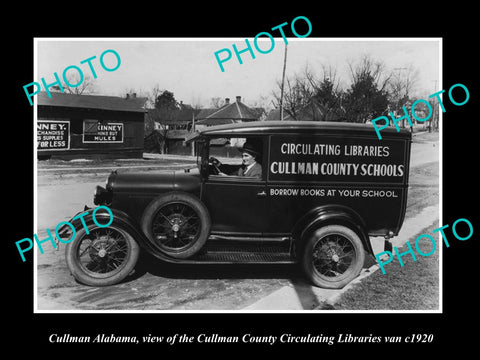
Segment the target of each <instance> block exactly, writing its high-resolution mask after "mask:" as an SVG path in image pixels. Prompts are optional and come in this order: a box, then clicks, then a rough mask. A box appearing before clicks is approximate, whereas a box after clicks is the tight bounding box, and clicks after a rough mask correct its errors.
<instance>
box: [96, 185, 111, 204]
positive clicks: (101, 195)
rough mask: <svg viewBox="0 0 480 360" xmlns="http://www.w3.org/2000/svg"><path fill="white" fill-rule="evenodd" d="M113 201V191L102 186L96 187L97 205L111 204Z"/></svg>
mask: <svg viewBox="0 0 480 360" xmlns="http://www.w3.org/2000/svg"><path fill="white" fill-rule="evenodd" d="M111 202H112V193H111V192H110V191H107V190H105V189H104V188H103V187H101V186H97V187H95V192H94V193H93V203H94V204H95V205H110V203H111Z"/></svg>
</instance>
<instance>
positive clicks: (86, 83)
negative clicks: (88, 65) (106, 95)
mask: <svg viewBox="0 0 480 360" xmlns="http://www.w3.org/2000/svg"><path fill="white" fill-rule="evenodd" d="M79 82H80V75H79V74H70V75H69V76H68V77H67V83H69V84H78V83H79ZM63 89H64V91H65V93H67V94H77V95H82V94H92V93H95V92H96V91H97V89H96V86H95V82H94V80H93V79H92V78H91V77H90V76H89V75H85V76H84V77H83V81H82V83H81V84H80V85H79V86H77V87H71V86H68V85H67V84H63Z"/></svg>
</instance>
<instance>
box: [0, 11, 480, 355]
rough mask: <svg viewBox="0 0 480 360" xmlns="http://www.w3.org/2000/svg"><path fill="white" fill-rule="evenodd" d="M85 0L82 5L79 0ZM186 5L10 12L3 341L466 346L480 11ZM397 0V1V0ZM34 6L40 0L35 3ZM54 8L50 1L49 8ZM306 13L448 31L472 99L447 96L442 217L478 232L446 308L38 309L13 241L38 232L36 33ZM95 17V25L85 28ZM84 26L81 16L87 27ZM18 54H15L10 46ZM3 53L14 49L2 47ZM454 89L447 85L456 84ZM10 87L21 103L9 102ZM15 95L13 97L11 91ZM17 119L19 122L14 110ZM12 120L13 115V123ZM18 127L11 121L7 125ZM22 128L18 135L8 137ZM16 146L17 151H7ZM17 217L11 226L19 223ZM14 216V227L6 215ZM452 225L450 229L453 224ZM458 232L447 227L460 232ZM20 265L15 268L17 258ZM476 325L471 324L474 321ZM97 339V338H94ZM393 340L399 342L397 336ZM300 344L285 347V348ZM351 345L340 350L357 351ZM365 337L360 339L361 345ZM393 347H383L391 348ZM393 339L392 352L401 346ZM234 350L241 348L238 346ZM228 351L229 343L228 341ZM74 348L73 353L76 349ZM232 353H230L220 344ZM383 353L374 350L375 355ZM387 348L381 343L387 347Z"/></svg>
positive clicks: (141, 29)
mask: <svg viewBox="0 0 480 360" xmlns="http://www.w3.org/2000/svg"><path fill="white" fill-rule="evenodd" d="M78 5H79V4H78ZM183 5H184V6H183V9H182V8H180V9H173V8H168V6H166V5H162V4H159V5H158V8H156V9H155V10H152V9H150V10H149V9H148V7H149V6H152V5H149V4H142V5H140V4H134V3H116V4H109V6H108V7H107V9H105V10H100V8H99V7H98V6H95V7H90V6H88V5H85V6H81V7H80V6H77V7H75V6H74V7H72V9H74V10H75V11H73V10H69V11H67V8H65V7H63V6H62V7H59V8H52V7H50V5H48V6H46V5H44V8H43V11H39V10H38V9H34V8H32V7H31V8H29V9H28V13H27V12H26V11H19V14H21V19H22V20H21V22H20V24H21V26H20V28H21V29H20V30H19V31H18V33H15V31H14V29H11V28H10V29H9V28H8V27H9V26H11V25H9V24H8V22H4V24H3V25H2V27H3V28H4V29H3V30H4V31H3V33H4V35H5V36H6V37H8V40H7V45H6V46H7V47H8V49H9V51H10V52H9V54H10V55H9V56H8V58H9V61H8V65H9V69H8V71H7V72H8V80H7V81H8V82H7V85H4V86H5V88H4V89H7V91H6V95H4V100H7V101H6V102H4V104H5V105H6V106H5V107H4V108H6V109H8V113H9V114H10V115H9V116H8V117H5V120H6V121H5V124H4V126H5V127H4V128H5V129H6V135H7V136H6V138H7V139H8V140H7V141H8V143H7V146H6V147H4V153H3V158H4V160H6V162H7V163H6V164H5V170H6V171H4V178H6V179H8V180H7V181H6V182H4V191H5V187H6V188H7V189H8V190H7V191H6V192H5V193H4V194H5V195H4V199H5V200H4V207H5V208H6V209H7V212H6V213H7V214H6V215H5V213H4V218H5V216H6V219H8V221H6V222H5V225H4V229H6V232H7V236H6V239H5V244H6V247H5V248H4V249H6V253H5V255H4V258H6V259H7V264H8V268H7V269H4V270H5V271H4V276H3V279H4V281H5V282H6V284H5V285H4V286H5V290H6V291H5V292H4V295H3V298H4V303H5V300H6V304H5V305H4V311H5V313H6V314H7V315H8V314H11V319H12V320H11V321H9V322H8V325H7V326H6V330H7V335H4V342H3V343H4V344H7V346H8V347H11V348H12V349H15V350H17V351H19V350H21V349H23V348H25V346H28V347H30V346H31V348H32V349H35V350H36V354H38V355H39V356H40V354H41V353H40V351H43V350H47V351H49V352H51V353H52V352H54V353H57V352H58V353H62V352H64V351H65V350H67V351H70V350H73V349H76V348H78V349H80V350H91V349H90V348H91V347H92V346H93V347H94V348H104V347H105V348H108V351H119V352H122V353H125V354H127V352H128V351H130V350H131V351H132V352H137V351H138V349H140V348H142V350H147V351H155V350H160V353H159V354H158V355H161V354H162V355H163V354H165V351H169V350H174V351H176V352H177V353H178V351H179V350H181V349H179V347H173V346H170V348H169V347H168V346H166V345H158V344H157V345H155V346H143V347H142V346H140V345H139V346H136V347H135V346H128V345H125V346H124V345H118V344H117V345H110V344H105V345H92V344H61V345H60V344H55V345H52V344H50V343H49V342H48V336H49V334H51V333H52V332H58V333H63V332H70V333H71V334H78V335H91V336H94V335H95V334H96V333H98V332H104V333H106V334H108V333H110V332H113V333H115V334H117V335H122V334H123V335H132V334H134V335H138V336H141V335H143V334H148V333H152V334H157V335H171V334H174V333H188V334H191V335H197V334H199V333H201V332H206V333H221V334H223V335H231V336H233V335H240V336H241V335H242V334H244V333H256V334H264V335H275V334H277V335H278V334H281V333H292V334H299V335H300V334H306V333H308V332H313V333H322V334H331V335H337V334H338V333H351V334H352V335H369V334H373V335H382V336H383V335H408V334H410V333H433V334H434V335H435V341H434V343H433V344H430V345H428V344H424V345H422V346H420V345H415V346H413V345H412V347H410V348H409V350H407V351H408V352H407V353H405V355H407V354H411V353H412V352H413V351H414V352H418V351H419V350H420V349H427V350H428V351H429V353H430V354H431V353H432V352H436V351H437V350H440V349H441V348H445V349H446V348H450V347H451V346H452V345H454V346H458V347H459V348H461V349H462V350H467V348H470V347H473V346H472V345H473V344H474V340H475V338H474V336H475V330H474V329H475V325H476V324H475V323H474V322H472V323H471V322H470V321H468V320H469V319H471V318H472V313H473V314H474V313H475V312H476V309H475V307H476V296H475V295H476V293H475V277H474V276H475V274H476V272H475V269H474V264H476V262H477V260H476V251H475V250H476V249H478V245H477V243H478V239H476V238H477V237H478V233H479V230H477V228H478V215H477V214H478V211H477V212H474V210H473V207H472V206H470V205H471V204H472V203H473V202H474V201H475V200H476V198H478V197H475V195H476V188H475V186H474V183H475V180H476V167H477V166H476V164H477V161H476V158H475V156H474V155H475V154H476V151H475V150H476V147H475V146H474V144H475V137H476V133H475V129H478V127H475V125H474V124H475V122H477V121H478V120H477V117H478V116H474V115H475V114H474V109H475V105H476V101H477V99H476V96H477V94H478V92H477V90H478V85H477V83H476V82H475V81H474V77H476V67H475V65H476V64H474V59H475V58H476V56H477V55H476V42H475V40H476V38H474V35H473V34H474V32H473V29H474V25H475V24H476V22H477V21H478V20H475V19H474V20H473V21H471V20H469V18H468V15H469V14H470V13H472V14H475V13H476V11H475V9H474V7H473V5H472V8H471V9H468V8H465V6H463V7H462V8H459V7H456V6H455V4H450V3H448V4H447V5H448V8H443V5H441V4H439V3H438V4H437V3H429V5H428V6H425V8H422V7H420V5H419V4H415V5H409V4H404V3H402V4H400V3H398V4H396V3H394V4H382V5H380V6H379V7H375V8H374V7H373V5H367V4H366V3H362V4H361V5H355V7H354V8H352V6H351V5H350V4H349V3H344V4H343V5H342V6H341V7H339V8H338V9H332V8H331V7H326V6H325V5H324V4H323V3H321V4H318V6H316V5H315V6H312V5H313V4H311V3H303V4H301V5H299V6H297V8H295V9H294V8H293V6H291V5H290V6H286V5H287V4H281V3H276V4H275V5H269V6H266V9H265V10H264V11H260V10H259V9H258V7H255V6H251V5H247V4H245V3H238V4H236V3H223V4H219V5H216V6H214V5H211V4H206V3H203V4H198V5H196V6H198V8H196V6H195V5H193V6H192V5H190V4H187V3H185V4H183ZM391 5H392V6H391ZM33 7H35V6H33ZM45 7H46V8H45ZM300 15H302V16H306V17H308V19H309V20H310V21H311V23H312V26H313V31H312V33H311V35H310V37H441V38H443V54H444V57H443V69H444V78H443V88H444V89H448V88H449V87H450V86H451V85H453V84H456V83H462V84H464V85H466V86H467V87H468V89H469V91H470V95H471V98H470V101H469V102H468V103H467V104H466V105H464V106H462V107H456V106H453V105H451V104H449V103H448V102H447V101H446V96H444V102H445V103H446V109H447V112H446V113H445V114H444V118H443V124H444V130H443V158H444V164H443V174H444V177H443V189H444V190H443V209H444V210H443V220H444V221H443V223H444V224H450V225H451V224H452V223H453V222H454V221H455V220H457V219H458V218H467V219H469V220H470V221H471V222H472V223H473V226H474V228H475V232H474V236H473V237H472V238H471V239H470V240H468V241H465V242H460V241H457V240H453V241H450V244H451V247H450V248H448V249H447V248H445V247H444V251H443V253H444V258H443V277H444V286H443V293H444V299H443V305H444V313H443V314H335V313H329V314H325V313H320V314H298V315H296V314H243V313H241V314H34V313H33V278H32V273H33V258H32V257H31V256H30V258H29V257H28V256H27V261H26V263H21V262H20V260H19V257H18V253H17V250H16V248H15V246H14V241H17V240H18V239H22V238H24V237H30V236H31V235H32V233H33V206H32V205H33V159H32V153H33V145H32V142H31V139H32V136H33V125H32V123H31V119H33V109H32V108H31V107H30V106H29V105H28V103H27V102H26V101H25V94H24V92H23V88H22V86H23V85H24V84H27V83H30V82H31V81H34V80H33V38H34V37H149V36H151V37H182V36H184V37H233V36H235V37H245V38H247V37H254V36H255V35H256V34H257V33H258V32H261V31H267V30H268V29H269V28H271V27H273V26H276V25H279V24H281V23H283V22H286V21H287V22H290V21H291V20H292V19H293V18H295V17H296V16H300ZM85 22H86V23H88V25H87V26H88V30H86V29H85ZM81 24H83V26H82V25H81ZM12 52H13V54H12ZM4 56H6V55H4ZM447 91H448V90H447ZM12 94H13V99H14V102H13V104H11V103H10V99H11V95H12ZM5 96H6V98H5ZM7 119H10V120H7ZM12 119H13V121H12ZM9 125H10V126H9ZM11 131H13V132H14V133H15V134H16V135H17V136H11V135H10V134H11V133H10V132H11ZM9 149H13V151H12V150H9ZM12 220H13V221H14V225H13V226H12V225H10V224H11V221H12ZM7 224H9V225H7ZM450 234H451V233H450ZM451 236H452V235H450V237H451ZM10 264H12V266H11V265H10ZM471 325H473V328H472V327H471ZM90 345H92V346H90ZM378 346H379V345H377V344H373V345H370V346H369V345H361V346H360V347H361V348H362V349H368V350H369V351H378V350H379V349H380V348H379V347H378ZM391 346H394V345H391ZM237 347H238V346H233V345H230V346H221V345H220V344H212V345H205V346H198V344H197V345H195V344H188V345H185V346H184V347H183V348H184V349H185V350H187V351H190V350H192V349H193V348H195V349H196V350H197V349H201V350H203V351H206V352H207V353H214V352H217V351H218V350H219V349H220V348H225V350H227V351H229V352H230V353H229V354H232V353H233V352H232V350H233V351H235V352H236V351H237V350H236V348H237ZM243 347H245V348H247V350H249V351H252V350H258V349H272V348H273V347H270V348H269V346H268V345H252V346H245V344H244V346H243ZM287 347H291V346H287V345H279V346H277V349H279V350H280V351H282V350H283V349H285V348H287ZM295 347H296V348H298V347H301V348H302V350H307V351H308V350H310V349H318V351H319V354H323V353H325V352H330V351H333V350H338V349H339V346H336V347H328V346H321V347H318V345H316V346H315V347H313V346H311V345H308V344H301V345H296V346H295ZM352 347H354V345H345V346H342V348H344V349H347V350H351V349H352ZM355 347H356V346H355ZM383 347H385V345H382V348H383ZM397 347H398V346H397V345H395V346H394V347H393V348H392V347H390V348H389V350H390V351H391V350H394V349H396V348H397ZM234 349H235V350H234ZM222 350H223V349H222ZM67 354H69V353H67ZM223 354H228V353H225V352H223ZM373 354H375V353H372V355H373ZM388 354H391V352H389V353H383V356H388Z"/></svg>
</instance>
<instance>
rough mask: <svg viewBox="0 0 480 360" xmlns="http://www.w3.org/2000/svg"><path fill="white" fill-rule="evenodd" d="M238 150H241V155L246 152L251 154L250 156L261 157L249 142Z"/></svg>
mask: <svg viewBox="0 0 480 360" xmlns="http://www.w3.org/2000/svg"><path fill="white" fill-rule="evenodd" d="M238 150H239V151H240V152H241V153H244V152H246V153H247V154H250V155H252V156H254V157H259V156H260V153H259V152H258V151H257V150H256V149H255V147H254V146H253V145H252V144H250V143H248V142H246V143H245V144H243V147H241V148H238Z"/></svg>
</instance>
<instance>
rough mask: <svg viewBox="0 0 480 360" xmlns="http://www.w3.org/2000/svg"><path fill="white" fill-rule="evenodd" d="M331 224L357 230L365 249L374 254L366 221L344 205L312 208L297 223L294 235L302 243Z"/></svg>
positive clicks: (298, 242)
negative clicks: (321, 228)
mask: <svg viewBox="0 0 480 360" xmlns="http://www.w3.org/2000/svg"><path fill="white" fill-rule="evenodd" d="M329 224H338V225H344V226H347V227H349V228H350V229H352V230H353V231H355V232H356V233H357V234H358V235H359V237H360V239H361V240H362V243H363V246H364V248H365V250H366V251H367V252H368V253H370V254H373V249H372V245H371V243H370V239H369V237H368V234H367V232H366V230H365V229H366V227H365V222H364V221H363V219H362V218H361V216H360V215H358V214H357V213H356V212H355V211H354V210H352V209H351V208H349V207H347V206H343V205H324V206H319V207H317V208H315V209H312V210H311V211H309V212H308V213H307V214H305V215H304V216H303V217H302V218H301V219H300V220H299V221H298V222H297V223H296V224H295V226H294V228H293V230H292V236H293V238H294V239H295V241H296V242H297V244H300V245H301V244H302V241H303V239H305V238H306V237H307V236H308V235H309V234H311V233H312V232H313V231H315V230H316V229H318V228H319V227H321V226H325V225H329Z"/></svg>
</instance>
